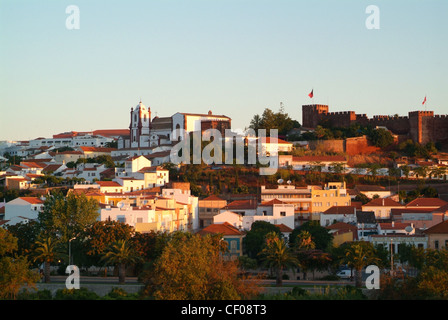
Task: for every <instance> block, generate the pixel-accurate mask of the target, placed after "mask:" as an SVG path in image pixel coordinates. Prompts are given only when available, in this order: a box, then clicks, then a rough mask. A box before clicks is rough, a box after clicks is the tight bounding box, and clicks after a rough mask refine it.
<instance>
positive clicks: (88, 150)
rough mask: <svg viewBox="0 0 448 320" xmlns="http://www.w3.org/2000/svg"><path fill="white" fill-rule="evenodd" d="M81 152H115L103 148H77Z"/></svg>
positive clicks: (112, 149)
mask: <svg viewBox="0 0 448 320" xmlns="http://www.w3.org/2000/svg"><path fill="white" fill-rule="evenodd" d="M79 148H80V149H81V150H82V151H83V152H112V151H115V150H117V149H116V148H105V147H79Z"/></svg>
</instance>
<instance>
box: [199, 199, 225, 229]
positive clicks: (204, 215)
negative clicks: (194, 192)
mask: <svg viewBox="0 0 448 320" xmlns="http://www.w3.org/2000/svg"><path fill="white" fill-rule="evenodd" d="M225 206H227V200H224V199H222V198H220V197H218V196H215V195H211V196H209V197H207V198H204V199H202V200H199V227H200V228H204V227H206V226H208V225H209V224H212V223H216V222H214V217H215V216H216V215H217V214H219V213H220V210H221V209H222V208H224V207H225ZM225 211H227V210H225ZM225 211H223V212H225ZM229 222H230V221H229Z"/></svg>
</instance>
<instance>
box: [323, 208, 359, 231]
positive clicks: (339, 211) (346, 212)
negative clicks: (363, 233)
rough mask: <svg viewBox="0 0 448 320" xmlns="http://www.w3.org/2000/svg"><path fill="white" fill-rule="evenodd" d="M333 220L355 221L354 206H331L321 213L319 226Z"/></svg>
mask: <svg viewBox="0 0 448 320" xmlns="http://www.w3.org/2000/svg"><path fill="white" fill-rule="evenodd" d="M334 222H344V223H356V206H352V205H350V206H332V207H330V208H328V209H327V210H325V211H324V212H322V213H321V215H320V225H321V226H323V227H327V226H329V225H331V224H333V223H334Z"/></svg>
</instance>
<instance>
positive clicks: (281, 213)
mask: <svg viewBox="0 0 448 320" xmlns="http://www.w3.org/2000/svg"><path fill="white" fill-rule="evenodd" d="M255 221H266V222H269V223H271V224H274V225H280V224H284V225H285V226H287V227H289V228H291V229H294V205H293V204H288V203H284V202H282V201H280V200H278V199H274V200H271V201H268V202H263V203H261V204H260V205H258V207H257V209H256V213H255V214H254V215H244V216H243V228H244V229H246V230H250V229H251V227H252V223H254V222H255Z"/></svg>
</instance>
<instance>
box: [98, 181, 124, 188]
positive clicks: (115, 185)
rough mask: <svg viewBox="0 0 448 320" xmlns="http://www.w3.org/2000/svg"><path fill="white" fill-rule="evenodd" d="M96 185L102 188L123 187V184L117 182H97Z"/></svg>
mask: <svg viewBox="0 0 448 320" xmlns="http://www.w3.org/2000/svg"><path fill="white" fill-rule="evenodd" d="M95 183H96V184H99V185H100V186H101V187H121V184H119V183H118V182H116V181H96V182H95Z"/></svg>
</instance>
